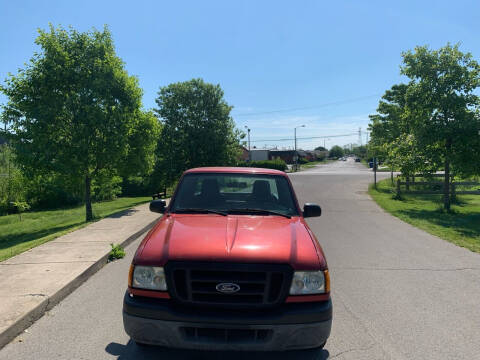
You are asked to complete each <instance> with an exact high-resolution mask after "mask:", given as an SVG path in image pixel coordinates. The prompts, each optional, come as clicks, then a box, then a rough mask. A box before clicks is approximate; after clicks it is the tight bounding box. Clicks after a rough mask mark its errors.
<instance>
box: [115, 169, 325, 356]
mask: <svg viewBox="0 0 480 360" xmlns="http://www.w3.org/2000/svg"><path fill="white" fill-rule="evenodd" d="M150 210H151V211H155V212H159V213H163V214H164V215H163V217H162V218H161V219H160V220H159V221H158V223H157V224H156V225H155V226H154V228H153V229H152V230H151V231H150V232H149V233H148V234H147V236H146V237H145V238H144V239H143V241H142V242H141V244H140V246H139V247H138V249H137V252H136V254H135V257H134V259H133V261H132V265H131V268H130V273H129V278H128V289H127V291H126V294H125V297H124V304H123V323H124V327H125V331H126V332H127V334H128V335H129V336H130V337H131V338H132V340H133V341H135V342H136V343H137V344H138V345H160V346H165V347H174V348H188V349H208V350H212V349H218V350H291V349H306V348H321V347H323V346H324V345H325V343H326V341H327V338H328V336H329V335H330V329H331V325H332V303H331V299H330V278H329V274H328V268H327V262H326V260H325V255H324V253H323V251H322V248H321V247H320V244H319V243H318V241H317V239H316V238H315V235H314V234H313V233H312V231H311V230H310V228H309V227H308V225H307V223H306V222H305V220H304V218H306V217H312V216H320V214H321V209H320V207H319V206H318V205H315V204H309V203H307V204H305V205H304V207H303V210H301V209H300V207H299V205H298V201H297V199H296V196H295V193H294V191H293V188H292V184H291V183H290V180H289V178H288V176H287V175H286V174H285V173H284V172H281V171H277V170H269V169H257V168H227V167H215V168H214V167H212V168H197V169H191V170H188V171H186V172H185V173H184V174H183V176H182V178H181V179H180V181H179V184H178V186H177V189H176V190H175V193H174V195H173V197H172V199H171V201H170V203H169V205H168V206H166V203H165V201H163V200H154V201H152V202H151V203H150Z"/></svg>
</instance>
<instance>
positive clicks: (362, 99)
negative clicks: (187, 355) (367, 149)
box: [0, 0, 480, 149]
mask: <svg viewBox="0 0 480 360" xmlns="http://www.w3.org/2000/svg"><path fill="white" fill-rule="evenodd" d="M479 13H480V2H479V1H478V0H477V1H462V0H458V1H454V2H453V1H451V0H448V1H443V0H442V1H440V0H436V1H426V0H423V1H418V0H417V1H409V0H408V1H406V0H404V1H395V2H394V1H385V0H382V1H358V0H357V1H344V0H336V1H321V0H317V1H305V0H297V1H293V0H292V1H280V0H275V1H267V0H263V1H260V0H252V1H241V0H235V1H226V0H222V1H210V0H202V1H193V0H192V1H181V0H175V1H160V0H152V1H142V0H137V1H134V2H132V1H120V0H100V1H99V0H95V1H92V0H81V1H80V0H78V1H69V0H64V1H42V0H35V1H30V0H23V1H11V0H0V82H3V81H4V79H5V78H6V77H7V74H8V73H14V74H15V73H16V72H17V70H18V68H21V67H23V66H24V63H26V62H28V60H29V59H30V58H31V56H32V55H33V52H34V51H35V50H38V49H37V48H36V45H35V44H34V40H35V38H36V37H37V29H39V28H40V29H47V28H48V24H49V22H50V23H52V24H54V25H55V26H57V25H62V26H70V25H71V26H73V27H74V28H75V29H77V30H80V31H87V30H90V29H92V28H93V27H94V28H97V29H102V28H103V26H104V25H105V24H107V25H108V26H109V28H110V31H111V33H112V36H113V39H114V42H115V47H116V51H117V54H118V56H120V57H121V58H122V60H123V61H124V62H125V68H126V69H127V71H128V72H129V73H130V74H132V75H135V76H137V77H138V79H139V83H140V86H141V87H142V89H143V92H144V95H143V106H144V108H145V109H151V108H154V107H155V106H156V103H155V98H156V96H157V92H158V89H159V87H161V86H165V85H168V84H170V83H173V82H178V81H186V80H190V79H192V78H203V79H204V80H205V81H207V82H211V83H214V84H220V86H221V87H222V89H223V90H224V92H225V99H226V101H227V102H228V103H229V104H230V105H232V106H233V107H234V108H233V111H232V116H233V118H234V121H235V123H236V126H237V127H238V128H240V129H243V130H245V126H247V127H249V128H250V129H251V146H252V147H253V146H256V147H257V148H263V147H265V146H267V147H274V146H276V147H278V148H280V149H281V148H291V147H293V135H294V128H295V127H297V126H301V125H305V127H300V128H298V129H297V137H298V146H299V147H300V148H303V149H312V148H315V147H317V146H320V145H321V146H323V145H324V144H325V145H326V147H327V148H330V147H331V146H333V145H336V144H338V145H342V146H343V145H347V144H350V143H359V142H360V140H361V142H362V143H365V141H366V140H367V136H368V135H367V133H366V129H367V126H368V115H369V114H373V113H374V112H375V109H376V107H377V105H378V101H379V99H380V97H381V95H382V94H383V93H384V92H385V90H387V89H388V88H390V87H391V86H392V85H393V84H396V83H399V82H401V81H405V79H404V78H403V77H402V76H401V75H400V64H401V59H402V58H401V53H402V51H406V50H410V49H414V48H415V46H417V45H429V46H430V47H431V48H432V49H436V48H439V47H441V46H444V45H446V44H447V42H450V43H457V42H460V43H461V50H463V51H468V52H471V53H472V54H473V55H474V57H475V58H476V59H477V60H478V59H479V56H480V42H479V41H480V37H479V30H480V22H479V21H478V14H479ZM5 102H6V98H5V97H3V96H1V95H0V104H2V103H5ZM360 128H361V132H359V129H360ZM359 133H360V134H361V139H359ZM348 134H350V135H348ZM337 135H342V136H337ZM343 135H348V136H343ZM312 138H314V139H312Z"/></svg>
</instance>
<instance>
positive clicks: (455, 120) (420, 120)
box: [401, 44, 480, 210]
mask: <svg viewBox="0 0 480 360" xmlns="http://www.w3.org/2000/svg"><path fill="white" fill-rule="evenodd" d="M402 56H403V65H402V67H401V73H402V74H403V75H406V76H407V77H408V78H409V79H410V83H409V85H408V88H407V92H406V97H405V98H406V107H405V115H404V118H405V119H408V124H409V132H410V133H411V134H413V135H414V137H415V140H416V143H417V148H418V150H419V151H420V152H421V153H422V156H424V157H426V158H428V159H430V164H431V165H433V167H437V168H438V167H440V166H442V165H443V167H444V170H445V177H444V196H443V198H444V208H445V210H449V209H450V175H451V172H452V169H453V171H454V173H457V174H463V175H469V174H474V173H477V174H478V173H480V163H479V161H475V160H474V159H475V158H476V156H477V155H478V153H479V152H480V139H479V136H478V134H479V133H478V132H479V130H480V122H479V117H478V109H479V105H480V99H479V97H478V96H477V95H476V94H474V91H475V89H476V88H477V87H478V86H479V85H480V77H479V75H480V66H479V64H478V63H477V62H476V61H475V60H474V59H473V57H472V55H471V54H469V53H463V52H461V51H460V50H459V46H458V45H455V46H451V45H450V44H448V45H447V46H445V47H443V48H441V49H439V50H430V49H429V48H428V47H426V46H421V47H416V48H415V50H414V51H407V52H404V53H403V54H402ZM472 160H473V161H472Z"/></svg>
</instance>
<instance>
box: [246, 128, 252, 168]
mask: <svg viewBox="0 0 480 360" xmlns="http://www.w3.org/2000/svg"><path fill="white" fill-rule="evenodd" d="M245 129H247V132H248V161H252V153H251V152H250V128H249V127H248V126H247V125H245Z"/></svg>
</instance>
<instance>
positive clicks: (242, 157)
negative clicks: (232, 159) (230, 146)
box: [238, 146, 248, 161]
mask: <svg viewBox="0 0 480 360" xmlns="http://www.w3.org/2000/svg"><path fill="white" fill-rule="evenodd" d="M240 151H241V152H240V155H239V156H238V160H240V161H247V160H248V149H247V148H246V147H245V146H240Z"/></svg>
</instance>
